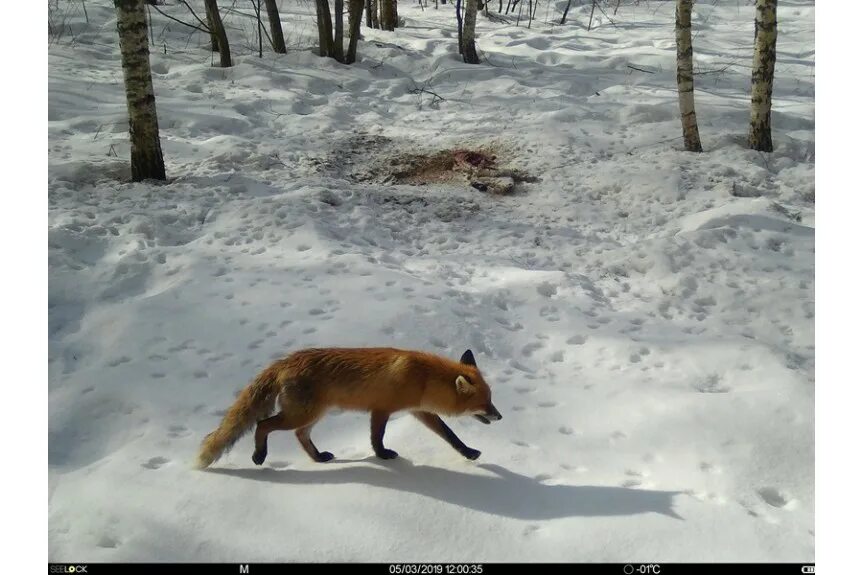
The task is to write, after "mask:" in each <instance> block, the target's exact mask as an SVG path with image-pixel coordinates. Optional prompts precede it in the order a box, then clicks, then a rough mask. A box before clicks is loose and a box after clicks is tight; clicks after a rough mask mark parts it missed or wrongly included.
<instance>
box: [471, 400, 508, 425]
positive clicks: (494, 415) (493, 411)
mask: <svg viewBox="0 0 862 575" xmlns="http://www.w3.org/2000/svg"><path fill="white" fill-rule="evenodd" d="M474 417H475V418H476V419H478V420H479V421H481V422H482V423H484V424H486V425H487V424H489V423H491V422H492V421H500V420H501V419H503V416H502V415H500V412H499V411H497V408H496V407H494V404H492V403H489V404H488V407H487V408H486V409H485V413H476V414H474Z"/></svg>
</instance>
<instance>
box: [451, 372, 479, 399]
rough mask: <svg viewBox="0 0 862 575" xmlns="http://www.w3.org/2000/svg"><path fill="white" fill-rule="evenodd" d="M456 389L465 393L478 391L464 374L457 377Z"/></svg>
mask: <svg viewBox="0 0 862 575" xmlns="http://www.w3.org/2000/svg"><path fill="white" fill-rule="evenodd" d="M455 389H457V390H458V393H461V394H463V395H470V394H471V393H474V392H475V391H476V388H475V387H473V384H472V383H470V381H469V380H468V379H467V378H466V377H464V376H463V375H459V376H458V377H456V378H455Z"/></svg>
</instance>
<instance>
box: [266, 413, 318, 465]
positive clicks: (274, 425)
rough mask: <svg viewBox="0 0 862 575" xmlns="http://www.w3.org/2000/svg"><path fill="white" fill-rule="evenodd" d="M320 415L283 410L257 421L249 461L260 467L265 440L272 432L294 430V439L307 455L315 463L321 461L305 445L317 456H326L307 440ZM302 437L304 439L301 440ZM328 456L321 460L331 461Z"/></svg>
mask: <svg viewBox="0 0 862 575" xmlns="http://www.w3.org/2000/svg"><path fill="white" fill-rule="evenodd" d="M320 415H321V414H320V413H314V412H307V411H300V410H297V409H285V410H283V411H282V412H281V413H278V414H276V415H273V416H272V417H268V418H266V419H263V420H261V421H258V422H257V429H256V430H255V432H254V454H253V455H252V456H251V460H252V461H254V462H255V464H256V465H261V464H262V463H263V462H264V460H266V452H267V447H266V440H267V437H269V434H270V433H272V432H273V431H287V430H291V429H296V430H297V431H296V437H297V438H299V442H300V443H301V444H302V447H303V448H305V450H306V451H307V452H308V454H309V455H311V457H312V458H313V459H315V461H321V459H319V458H318V457H316V456H315V455H314V454H313V453H312V451H309V449H308V445H307V444H310V445H311V448H312V449H313V450H314V452H315V453H317V455H318V456H320V457H325V455H326V454H324V453H319V452H317V449H316V448H315V447H314V444H313V443H311V440H310V439H308V430H310V429H311V426H312V425H314V422H316V421H317V420H318V419H319V418H320ZM303 434H304V435H303ZM303 437H304V438H305V439H303ZM328 455H329V458H328V459H323V461H328V460H329V459H332V454H331V453H330V454H328Z"/></svg>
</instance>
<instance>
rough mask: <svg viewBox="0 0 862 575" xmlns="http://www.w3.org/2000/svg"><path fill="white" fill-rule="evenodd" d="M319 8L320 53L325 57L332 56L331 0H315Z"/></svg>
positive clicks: (318, 32) (318, 33) (318, 35)
mask: <svg viewBox="0 0 862 575" xmlns="http://www.w3.org/2000/svg"><path fill="white" fill-rule="evenodd" d="M315 7H316V8H317V37H318V42H319V43H320V49H319V53H320V55H321V56H323V57H327V56H332V50H333V46H332V16H331V15H330V13H329V0H315Z"/></svg>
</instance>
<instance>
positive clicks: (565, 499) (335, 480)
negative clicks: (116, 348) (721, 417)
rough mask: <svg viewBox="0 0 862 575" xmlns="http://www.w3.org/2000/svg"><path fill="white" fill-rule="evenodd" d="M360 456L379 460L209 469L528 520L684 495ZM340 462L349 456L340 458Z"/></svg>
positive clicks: (662, 505)
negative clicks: (378, 491) (402, 495)
mask: <svg viewBox="0 0 862 575" xmlns="http://www.w3.org/2000/svg"><path fill="white" fill-rule="evenodd" d="M361 462H374V463H378V465H376V466H374V467H368V466H361V467H360V466H350V467H346V466H341V465H336V461H333V462H332V463H329V464H326V465H325V466H321V469H320V470H312V471H306V470H298V469H296V470H295V469H286V470H275V469H272V468H264V469H218V468H216V469H213V468H210V469H208V470H207V471H208V472H209V473H217V474H221V475H231V476H234V477H241V478H243V479H253V480H255V481H268V482H271V483H285V484H290V485H327V484H329V485H344V484H351V483H355V484H359V485H372V486H375V487H382V488H384V489H395V490H398V491H406V492H410V493H416V494H419V495H424V496H425V497H430V498H432V499H437V500H439V501H443V502H445V503H451V504H453V505H458V506H461V507H467V508H470V509H475V510H477V511H482V512H484V513H491V514H494V515H501V516H504V517H511V518H514V519H523V520H541V519H558V518H561V517H576V516H584V517H598V516H617V515H637V514H640V513H659V514H662V515H667V516H669V517H673V518H675V519H682V517H680V516H679V515H677V514H676V512H674V510H673V497H674V496H675V495H679V494H680V493H681V492H679V491H649V490H646V489H629V488H624V487H605V486H598V485H547V484H545V483H542V482H540V481H538V480H536V479H532V478H530V477H526V476H524V475H519V474H517V473H514V472H512V471H509V470H508V469H506V468H504V467H501V466H499V465H493V464H482V465H479V466H478V467H480V468H481V469H484V470H486V471H490V472H491V473H493V474H494V475H493V476H488V475H476V474H473V473H462V472H460V471H453V470H451V469H442V468H439V467H430V466H424V465H420V466H414V465H413V464H412V463H411V462H410V461H409V460H406V459H404V458H399V459H396V460H393V461H387V462H380V461H379V460H376V459H375V458H369V459H364V460H361ZM338 463H350V461H344V460H341V461H340V462H338Z"/></svg>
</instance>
